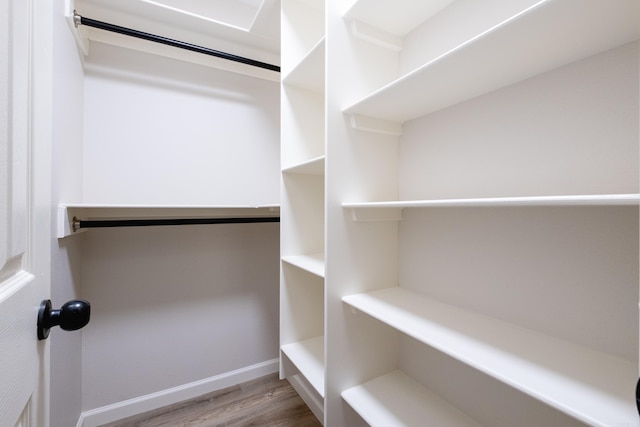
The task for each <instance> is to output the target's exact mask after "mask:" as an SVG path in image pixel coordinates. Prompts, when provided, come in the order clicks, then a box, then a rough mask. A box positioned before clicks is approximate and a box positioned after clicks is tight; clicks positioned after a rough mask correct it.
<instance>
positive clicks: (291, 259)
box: [282, 253, 324, 277]
mask: <svg viewBox="0 0 640 427" xmlns="http://www.w3.org/2000/svg"><path fill="white" fill-rule="evenodd" d="M282 261H284V262H286V263H287V264H291V265H294V266H296V267H298V268H301V269H303V270H305V271H308V272H309V273H311V274H315V275H316V276H319V277H324V253H319V254H310V255H294V256H285V257H282Z"/></svg>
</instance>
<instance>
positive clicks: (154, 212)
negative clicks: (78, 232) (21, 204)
mask: <svg viewBox="0 0 640 427" xmlns="http://www.w3.org/2000/svg"><path fill="white" fill-rule="evenodd" d="M279 216H280V206H278V205H265V206H248V205H246V206H245V205H233V206H231V205H228V206H227V205H223V206H202V205H199V206H175V205H171V206H164V205H97V204H69V205H60V206H58V238H63V237H66V236H70V235H72V234H74V233H75V231H74V228H73V220H74V218H77V219H81V220H105V219H111V220H123V219H159V218H162V219H172V218H229V217H234V218H235V217H248V218H250V217H274V218H275V217H279Z"/></svg>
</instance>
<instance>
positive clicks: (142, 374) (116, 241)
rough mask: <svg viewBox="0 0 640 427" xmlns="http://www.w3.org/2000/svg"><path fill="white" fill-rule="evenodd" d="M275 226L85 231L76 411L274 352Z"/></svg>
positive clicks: (234, 366) (267, 357)
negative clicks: (86, 315)
mask: <svg viewBox="0 0 640 427" xmlns="http://www.w3.org/2000/svg"><path fill="white" fill-rule="evenodd" d="M278 234H279V226H278V224H247V225H240V224H234V225H204V226H180V227H141V228H117V229H102V230H90V231H89V232H88V233H86V235H85V239H86V241H85V249H84V254H83V258H84V259H83V261H84V262H83V281H84V296H85V297H86V298H87V299H89V300H90V301H91V303H92V310H93V312H92V320H91V323H90V324H89V325H88V326H87V327H86V328H85V332H84V339H83V375H82V377H83V409H84V410H89V409H94V408H98V407H102V406H105V405H108V404H112V403H116V402H120V401H122V400H125V399H130V398H133V397H137V396H142V395H145V394H149V393H153V392H157V391H161V390H164V389H168V388H171V387H176V386H180V385H183V384H186V383H189V382H193V381H197V380H201V379H204V378H208V377H212V376H215V375H218V374H222V373H225V372H229V371H232V370H235V369H240V368H243V367H246V366H249V365H253V364H256V363H260V362H264V361H267V360H271V359H274V358H276V357H277V355H278V272H279V270H278V257H279V240H278Z"/></svg>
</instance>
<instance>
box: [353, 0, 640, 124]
mask: <svg viewBox="0 0 640 427" xmlns="http://www.w3.org/2000/svg"><path fill="white" fill-rule="evenodd" d="M359 3H360V2H358V4H359ZM365 3H368V2H365ZM620 4H621V5H622V7H619V8H617V7H611V5H610V4H604V3H602V2H594V1H589V2H586V4H585V2H583V1H581V0H563V1H557V0H556V1H549V0H547V1H539V2H536V3H534V4H532V5H531V6H530V7H527V8H526V9H524V10H522V11H521V12H519V13H517V14H515V15H513V16H510V17H508V18H507V19H505V20H503V21H501V22H498V23H497V24H495V25H494V26H492V27H490V28H489V29H487V30H485V31H484V32H482V33H480V34H477V35H474V36H473V37H472V38H470V39H468V40H466V41H464V42H463V43H461V44H460V45H458V46H456V47H454V48H453V49H451V50H449V51H447V52H445V53H443V54H441V55H439V56H437V57H436V58H433V59H432V60H430V61H428V62H427V63H425V64H424V65H422V66H421V67H419V68H418V69H416V70H413V71H412V72H410V73H408V74H406V75H403V76H401V77H400V78H398V79H396V80H394V81H393V82H391V83H389V84H388V85H386V86H384V87H383V88H381V89H379V90H377V91H375V92H373V93H372V94H370V95H367V96H366V97H364V98H363V99H361V100H360V101H358V102H357V103H355V104H353V105H351V106H349V107H347V108H346V109H345V112H347V113H354V114H360V115H364V116H370V117H377V118H381V119H386V120H392V121H399V122H404V121H407V120H410V119H413V118H416V117H419V116H423V115H426V114H429V113H431V112H433V111H437V110H442V109H444V108H446V107H448V106H451V105H454V104H457V103H459V102H462V101H465V100H467V99H470V98H473V97H476V96H478V95H482V94H484V93H488V92H491V91H494V90H497V89H500V88H501V87H504V86H507V85H510V84H512V83H515V82H518V81H521V80H524V79H526V78H529V77H533V76H535V75H538V74H541V73H543V72H545V71H549V70H552V69H554V68H557V67H559V66H562V65H565V64H568V63H570V62H573V61H576V60H578V59H581V58H585V57H588V56H591V55H594V54H596V53H598V52H602V51H604V50H607V49H609V48H612V47H615V46H619V45H621V44H624V43H627V42H630V41H633V40H635V39H636V37H637V25H636V24H637V13H635V14H634V13H628V12H629V10H630V9H633V7H635V6H634V5H633V4H632V3H631V2H628V1H621V2H620ZM361 7H364V6H361ZM394 9H395V5H394ZM365 10H368V9H365ZM578 10H579V11H580V13H576V11H578ZM377 13H379V14H380V15H379V16H380V17H381V18H382V17H384V16H392V14H389V15H387V11H383V10H382V9H378V11H377ZM353 14H355V13H353ZM381 25H384V24H382V23H381ZM388 26H393V24H392V23H389V24H388ZM542 27H544V31H540V28H542ZM558 34H562V37H563V38H564V40H566V41H568V42H560V41H558V40H557V35H558ZM469 70H473V76H474V77H473V78H468V77H469V76H468V74H467V73H468V71H469ZM416 88H420V93H421V95H422V96H415V93H416Z"/></svg>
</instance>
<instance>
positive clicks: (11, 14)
mask: <svg viewBox="0 0 640 427" xmlns="http://www.w3.org/2000/svg"><path fill="white" fill-rule="evenodd" d="M42 3H47V2H37V4H36V1H35V0H6V1H0V385H1V386H0V426H20V427H32V426H38V427H47V426H48V425H49V423H48V419H47V415H46V413H45V409H44V408H47V406H48V405H47V403H46V397H47V394H46V387H45V384H46V381H47V380H46V378H47V377H48V375H47V357H46V354H47V347H46V344H45V343H39V342H38V340H37V336H36V320H37V314H38V308H39V305H40V301H41V300H42V299H45V298H48V295H49V281H50V279H49V276H50V273H49V269H48V267H47V266H48V264H49V256H50V246H49V245H50V236H51V233H50V208H49V207H48V206H47V204H48V203H49V197H50V190H49V188H48V187H49V185H50V183H49V179H48V178H47V177H46V171H47V170H48V169H47V168H48V166H45V167H44V168H40V167H39V166H38V167H34V165H35V164H36V163H37V164H38V165H47V163H48V160H47V159H46V157H47V156H48V155H49V154H48V150H49V149H48V148H47V149H46V150H44V151H43V150H42V147H44V146H46V145H50V136H47V135H50V132H49V131H48V129H47V128H49V130H50V126H49V125H48V123H49V120H50V119H47V115H48V114H49V113H48V112H47V111H48V110H47V109H46V108H45V109H43V110H40V106H39V103H41V102H47V101H46V100H47V99H50V96H49V95H47V93H49V91H50V89H49V88H50V85H49V84H47V83H46V82H47V80H46V79H43V78H42V75H43V74H42V73H45V72H46V68H47V67H46V64H47V61H48V60H47V58H48V54H43V53H44V52H46V48H45V50H43V45H42V43H41V40H42V36H43V35H46V29H47V27H46V25H45V26H44V28H42V29H40V28H37V26H36V25H34V24H33V23H34V22H35V21H34V20H35V19H36V16H39V17H40V18H42V17H45V19H44V20H42V22H44V23H45V24H46V16H47V11H49V10H51V9H50V7H49V6H45V7H44V8H43V7H42V6H43V4H42ZM36 14H38V15H36ZM40 18H38V20H41V19H40ZM36 31H37V32H36ZM45 46H46V43H45ZM36 64H38V65H42V66H43V67H42V69H38V68H37V65H36ZM42 83H45V84H44V85H43V84H42ZM36 88H39V89H38V90H36ZM41 91H42V92H41ZM42 93H44V96H41V94H42ZM34 106H38V107H37V108H35V107H34ZM37 111H42V113H39V112H37ZM43 118H44V120H43ZM47 139H49V140H47ZM42 154H44V157H42ZM41 169H44V172H45V173H41V172H40V170H41ZM36 172H37V173H36ZM43 208H44V209H43ZM36 228H37V229H38V234H37V235H36V233H35V232H34V230H36Z"/></svg>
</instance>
